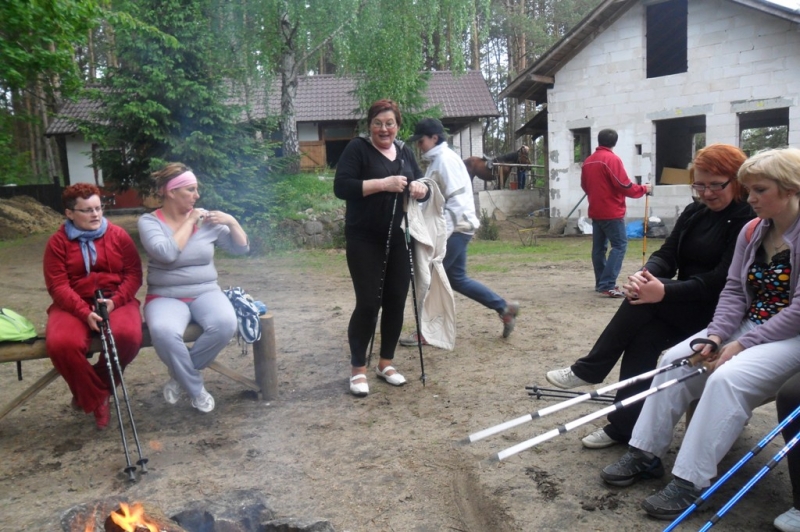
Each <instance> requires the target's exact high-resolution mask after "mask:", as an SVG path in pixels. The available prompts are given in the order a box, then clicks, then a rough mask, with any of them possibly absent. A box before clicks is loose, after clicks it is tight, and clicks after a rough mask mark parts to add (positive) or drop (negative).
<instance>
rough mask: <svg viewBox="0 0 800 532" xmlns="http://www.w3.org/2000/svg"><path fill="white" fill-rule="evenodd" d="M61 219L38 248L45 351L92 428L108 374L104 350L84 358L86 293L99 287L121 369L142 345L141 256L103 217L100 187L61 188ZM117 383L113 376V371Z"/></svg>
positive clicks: (103, 402) (100, 418)
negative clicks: (46, 303)
mask: <svg viewBox="0 0 800 532" xmlns="http://www.w3.org/2000/svg"><path fill="white" fill-rule="evenodd" d="M61 200H62V202H63V204H64V208H65V215H66V217H67V220H66V221H65V222H64V224H63V225H62V226H61V227H60V228H59V229H58V231H56V233H55V234H54V235H53V236H51V237H50V240H49V241H48V242H47V247H46V249H45V252H44V280H45V284H46V285H47V291H48V292H49V293H50V297H52V298H53V304H52V305H50V308H48V309H47V316H48V319H47V341H46V342H47V353H48V355H49V356H50V360H51V361H52V362H53V366H55V368H56V370H58V372H59V373H60V374H61V376H62V377H64V380H65V381H67V385H68V386H69V389H70V390H71V391H72V407H73V408H75V409H77V410H83V411H84V412H86V413H87V414H88V413H89V412H92V413H94V418H95V424H96V425H97V428H98V429H99V430H103V429H105V428H106V427H107V426H108V422H109V405H108V397H109V395H110V394H111V390H112V388H111V386H112V385H111V379H110V375H109V372H108V366H107V364H106V359H105V356H102V355H101V356H100V358H99V360H98V361H97V362H96V363H95V364H91V363H90V362H89V360H88V359H87V358H86V353H87V352H88V350H89V344H90V342H91V336H92V334H93V333H97V332H99V331H100V327H99V323H100V322H101V321H102V318H101V317H100V315H99V314H98V313H97V312H96V311H95V308H94V294H95V292H96V291H97V290H102V292H103V295H104V298H105V299H103V300H101V301H104V302H105V304H106V306H107V308H108V313H109V322H110V327H111V331H112V332H113V334H114V341H115V344H116V346H117V351H118V354H119V361H120V365H121V366H122V368H123V369H124V368H125V366H127V365H128V364H129V363H130V362H131V361H132V360H133V359H134V357H136V354H137V353H138V352H139V347H140V346H141V344H142V318H141V314H140V313H139V301H137V300H136V299H135V296H136V291H137V290H139V287H140V286H142V262H141V259H140V258H139V252H138V251H137V250H136V245H135V244H134V243H133V240H132V239H131V237H130V236H129V235H128V233H126V232H125V230H124V229H122V228H121V227H119V226H116V225H114V224H112V223H111V222H109V221H108V220H107V219H106V218H105V217H103V207H102V205H101V203H100V189H98V188H97V187H96V186H94V185H89V184H86V183H79V184H77V185H72V186H70V187H67V188H66V189H64V192H63V193H62V195H61ZM115 379H116V381H117V382H119V375H116V376H115Z"/></svg>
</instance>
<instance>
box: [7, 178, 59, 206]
mask: <svg viewBox="0 0 800 532" xmlns="http://www.w3.org/2000/svg"><path fill="white" fill-rule="evenodd" d="M15 196H30V197H32V198H34V199H35V200H36V201H38V202H39V203H41V204H42V205H47V206H48V207H50V208H51V209H53V210H54V211H56V212H61V210H62V209H61V186H60V185H56V184H53V185H5V186H0V198H2V199H10V198H13V197H15Z"/></svg>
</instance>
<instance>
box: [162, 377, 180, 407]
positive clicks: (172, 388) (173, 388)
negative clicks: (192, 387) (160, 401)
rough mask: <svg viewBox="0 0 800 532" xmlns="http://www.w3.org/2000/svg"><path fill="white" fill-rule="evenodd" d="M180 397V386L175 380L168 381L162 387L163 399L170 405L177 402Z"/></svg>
mask: <svg viewBox="0 0 800 532" xmlns="http://www.w3.org/2000/svg"><path fill="white" fill-rule="evenodd" d="M180 397H181V385H180V384H178V382H177V381H176V380H175V379H170V380H169V382H168V383H166V384H165V385H164V399H165V400H166V401H167V402H168V403H169V404H171V405H174V404H176V403H177V402H178V399H180Z"/></svg>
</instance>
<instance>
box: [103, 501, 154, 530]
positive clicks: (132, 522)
mask: <svg viewBox="0 0 800 532" xmlns="http://www.w3.org/2000/svg"><path fill="white" fill-rule="evenodd" d="M111 519H112V520H113V521H114V523H116V524H117V526H119V527H120V528H121V529H122V530H124V531H125V532H136V531H137V528H141V527H146V528H147V530H148V532H159V531H158V528H157V527H156V526H154V525H152V524H150V523H148V522H147V521H148V520H147V516H145V515H144V507H142V505H141V504H139V503H138V502H137V503H133V504H132V505H131V506H128V505H127V504H125V503H124V502H121V503H119V510H117V511H115V512H111Z"/></svg>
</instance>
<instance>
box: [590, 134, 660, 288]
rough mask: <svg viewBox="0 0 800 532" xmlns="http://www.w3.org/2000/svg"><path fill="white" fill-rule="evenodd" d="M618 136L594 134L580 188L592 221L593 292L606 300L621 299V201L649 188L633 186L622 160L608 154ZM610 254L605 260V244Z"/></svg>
mask: <svg viewBox="0 0 800 532" xmlns="http://www.w3.org/2000/svg"><path fill="white" fill-rule="evenodd" d="M618 138H619V135H617V132H616V131H614V130H613V129H604V130H602V131H600V133H598V134H597V144H599V146H598V147H597V149H596V150H595V152H594V153H593V154H591V155H590V156H589V157H587V158H586V160H585V161H584V162H583V169H582V170H581V188H582V189H583V191H584V192H586V197H587V198H588V199H589V218H591V219H592V235H593V239H592V266H594V281H595V286H594V289H595V291H597V292H599V293H600V294H602V295H603V296H606V297H613V298H619V297H625V294H623V293H622V292H621V291H620V290H619V289H618V288H617V284H616V283H617V276H618V275H619V271H620V269H621V268H622V260H623V259H624V258H625V250H626V249H627V248H628V237H627V234H626V232H625V198H641V197H642V196H644V195H645V194H649V193H650V191H651V185H650V184H647V185H636V184H634V183H631V180H630V179H628V174H626V173H625V167H624V166H623V165H622V160H621V159H620V158H619V157H617V155H616V154H615V153H614V152H613V151H612V148H613V147H614V146H616V145H617V139H618ZM609 242H611V252H610V253H609V254H608V258H606V251H607V250H608V243H609Z"/></svg>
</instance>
